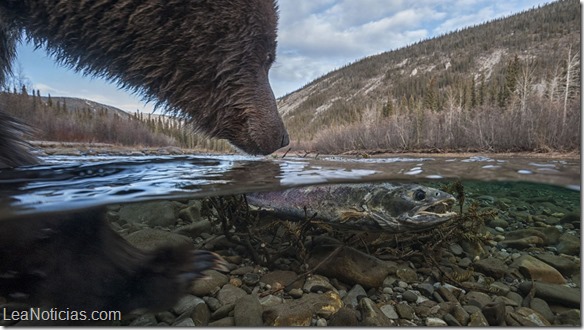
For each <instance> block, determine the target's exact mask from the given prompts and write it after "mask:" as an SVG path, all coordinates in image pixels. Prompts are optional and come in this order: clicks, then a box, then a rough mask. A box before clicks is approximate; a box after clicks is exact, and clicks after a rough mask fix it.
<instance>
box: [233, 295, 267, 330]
mask: <svg viewBox="0 0 584 330" xmlns="http://www.w3.org/2000/svg"><path fill="white" fill-rule="evenodd" d="M262 312H263V309H262V305H261V304H260V302H259V300H258V298H257V297H256V296H252V295H246V296H243V297H241V298H239V299H237V301H236V302H235V307H234V309H233V320H234V322H235V325H236V326H238V327H259V326H262V325H263V321H262Z"/></svg>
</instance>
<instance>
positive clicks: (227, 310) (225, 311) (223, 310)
mask: <svg viewBox="0 0 584 330" xmlns="http://www.w3.org/2000/svg"><path fill="white" fill-rule="evenodd" d="M234 308H235V303H233V304H226V305H223V306H221V307H220V308H219V309H217V310H216V311H214V312H213V314H212V315H211V318H212V319H214V320H218V319H222V318H224V317H227V316H229V315H230V314H231V312H232V311H233V309H234Z"/></svg>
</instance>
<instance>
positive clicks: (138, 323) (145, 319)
mask: <svg viewBox="0 0 584 330" xmlns="http://www.w3.org/2000/svg"><path fill="white" fill-rule="evenodd" d="M155 325H158V321H156V316H154V314H151V313H146V314H144V315H140V316H139V317H138V318H137V319H135V320H134V321H132V322H131V323H130V324H129V326H131V327H151V326H155Z"/></svg>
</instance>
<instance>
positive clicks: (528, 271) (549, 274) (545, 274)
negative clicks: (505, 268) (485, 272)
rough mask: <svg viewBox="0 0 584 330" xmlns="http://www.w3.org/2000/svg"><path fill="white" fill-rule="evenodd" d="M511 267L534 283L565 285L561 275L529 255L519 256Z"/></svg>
mask: <svg viewBox="0 0 584 330" xmlns="http://www.w3.org/2000/svg"><path fill="white" fill-rule="evenodd" d="M511 267H514V268H518V269H519V271H520V272H521V273H522V274H523V275H524V276H525V277H526V278H528V279H531V280H534V281H541V282H547V283H557V284H564V283H566V280H565V279H564V277H563V276H562V274H560V272H558V271H557V270H556V269H555V268H553V267H552V266H550V265H548V264H546V263H545V262H543V261H540V260H538V259H536V258H534V257H532V256H530V255H524V256H521V257H520V258H519V259H517V260H515V261H514V262H513V264H512V265H511Z"/></svg>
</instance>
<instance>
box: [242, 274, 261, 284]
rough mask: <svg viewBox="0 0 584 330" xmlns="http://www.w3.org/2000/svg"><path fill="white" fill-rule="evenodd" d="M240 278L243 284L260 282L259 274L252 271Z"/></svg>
mask: <svg viewBox="0 0 584 330" xmlns="http://www.w3.org/2000/svg"><path fill="white" fill-rule="evenodd" d="M241 280H242V282H243V284H245V285H248V286H255V285H256V284H258V283H259V282H260V275H259V274H254V273H247V274H245V275H243V278H242V279H241Z"/></svg>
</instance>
